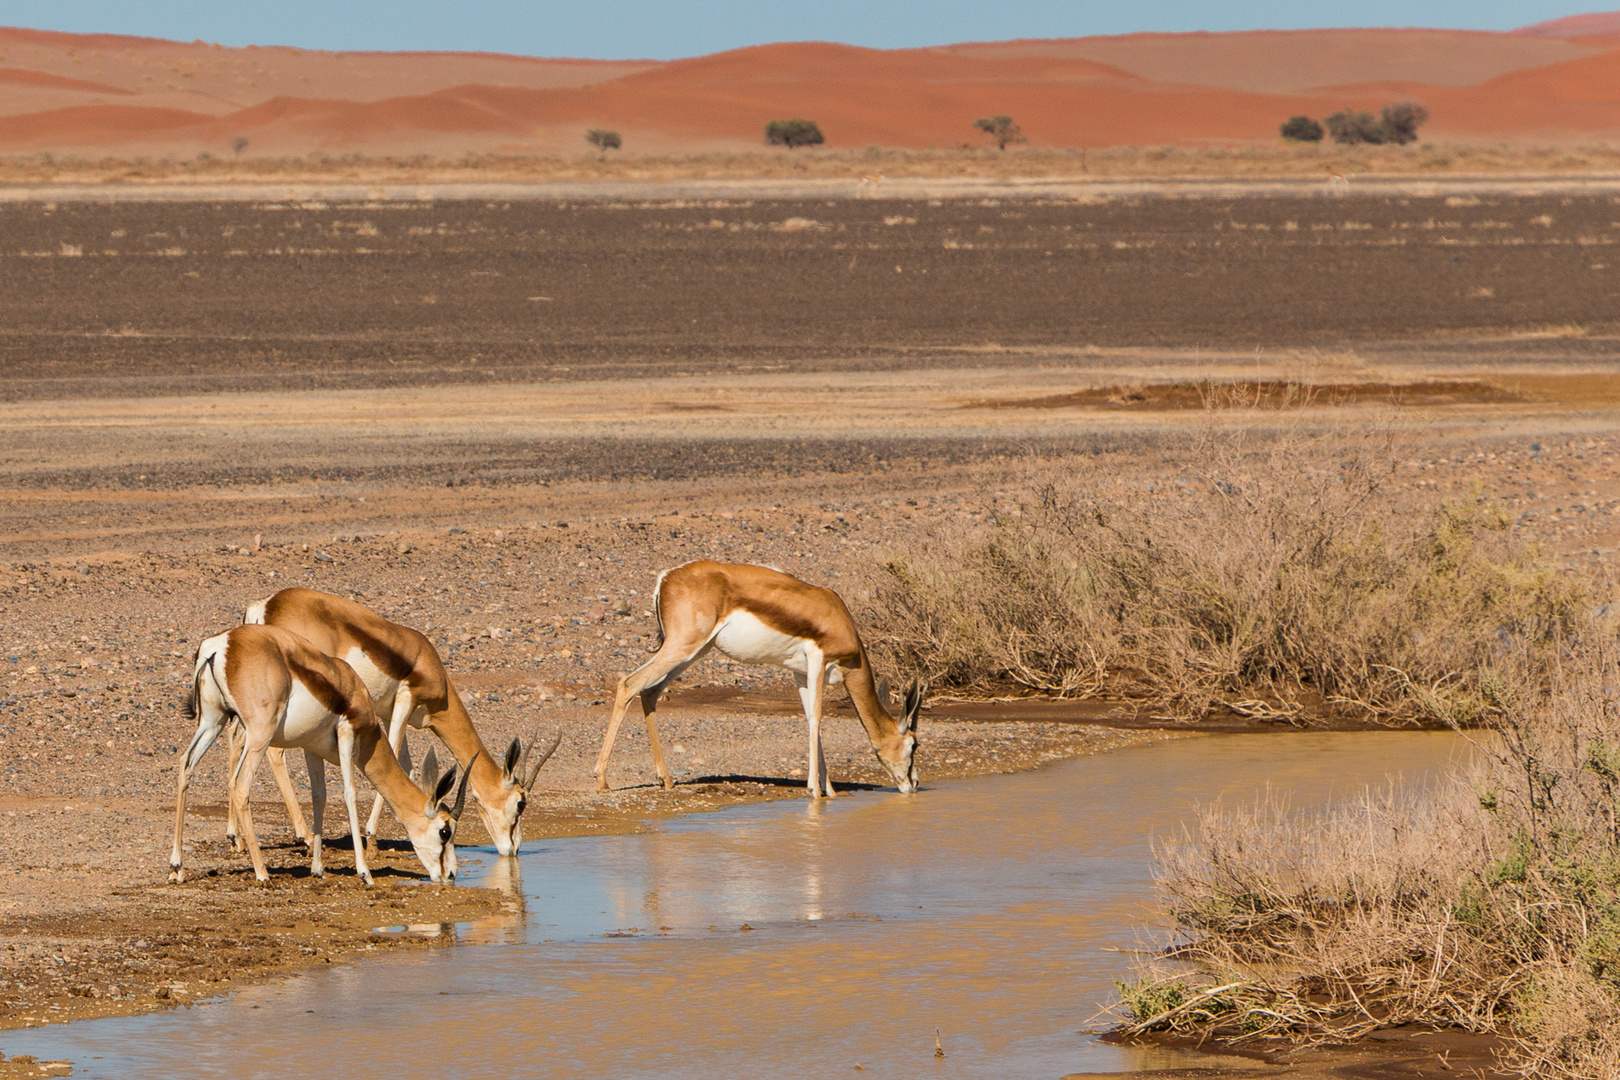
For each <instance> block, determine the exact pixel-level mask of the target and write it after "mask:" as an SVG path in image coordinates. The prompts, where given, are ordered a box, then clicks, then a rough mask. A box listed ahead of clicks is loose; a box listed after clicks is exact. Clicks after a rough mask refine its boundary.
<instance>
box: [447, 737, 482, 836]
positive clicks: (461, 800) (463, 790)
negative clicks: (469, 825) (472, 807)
mask: <svg viewBox="0 0 1620 1080" xmlns="http://www.w3.org/2000/svg"><path fill="white" fill-rule="evenodd" d="M482 753H483V751H482V750H479V751H476V752H475V753H474V754H473V756H472V761H469V762H467V771H466V772H464V773H462V774H461V787H460V788H459V789H457V791H456V805H454V806H452V807H451V808H450V816H451V817H453V818H455V819H456V820H457V821H460V820H461V812H462V811H463V810H465V809H467V781H468V780H471V779H472V771H473V765H475V764H476V763H477V761H478V755H479V754H482Z"/></svg>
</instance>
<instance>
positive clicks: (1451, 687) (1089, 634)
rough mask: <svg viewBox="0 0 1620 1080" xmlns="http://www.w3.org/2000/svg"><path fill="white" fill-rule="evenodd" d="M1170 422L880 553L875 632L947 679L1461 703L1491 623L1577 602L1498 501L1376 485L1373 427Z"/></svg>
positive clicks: (1501, 630)
mask: <svg viewBox="0 0 1620 1080" xmlns="http://www.w3.org/2000/svg"><path fill="white" fill-rule="evenodd" d="M1217 419H1219V420H1221V421H1223V422H1224V421H1226V420H1229V419H1230V416H1229V415H1228V414H1217ZM1189 439H1190V444H1189V445H1188V446H1186V447H1184V448H1183V450H1182V451H1181V452H1180V454H1179V457H1180V462H1179V465H1177V466H1176V469H1177V471H1176V472H1172V473H1170V474H1169V475H1168V476H1165V477H1163V478H1161V479H1159V480H1157V481H1155V482H1151V483H1143V482H1127V481H1123V480H1120V479H1118V478H1117V476H1116V475H1113V474H1111V472H1110V470H1109V468H1108V467H1107V466H1106V465H1099V464H1096V463H1094V462H1090V461H1087V460H1084V459H1075V460H1071V461H1066V462H1062V463H1060V464H1050V465H1038V466H1032V467H1031V469H1030V471H1029V474H1028V478H1027V482H1026V483H1025V485H1024V488H1023V490H1022V491H1021V492H1020V493H1019V494H1018V495H1017V496H1016V497H1015V498H1013V499H1012V500H1009V501H1005V502H996V501H990V502H987V504H986V506H985V507H984V508H983V520H982V522H981V523H978V524H961V523H952V524H948V525H946V526H942V527H940V528H937V529H935V530H934V531H933V532H931V533H930V534H929V535H927V536H926V537H924V538H923V539H922V540H920V541H918V542H917V543H915V544H914V545H913V546H911V547H910V548H909V549H907V550H903V551H899V552H897V553H894V554H893V555H892V556H891V557H889V558H888V559H887V560H886V562H885V563H884V566H883V569H882V574H881V575H880V578H879V580H878V582H877V584H876V592H877V595H878V599H879V604H878V605H877V609H878V610H877V614H876V620H877V622H878V629H879V630H880V631H881V632H882V634H883V635H884V636H885V639H886V648H888V649H889V650H890V651H892V652H893V653H895V654H896V657H895V658H896V659H897V660H898V661H899V662H900V663H901V664H902V666H905V667H908V668H911V669H913V670H919V671H922V672H924V673H925V674H926V676H927V677H928V678H929V679H931V680H932V681H933V683H934V686H935V687H936V689H945V690H947V691H953V692H957V693H970V694H971V693H977V694H995V693H1002V692H1005V691H1006V690H1008V689H1009V688H1017V689H1022V690H1025V691H1036V692H1041V693H1046V694H1054V695H1059V696H1064V697H1086V696H1096V695H1108V696H1120V697H1128V698H1136V699H1145V700H1146V701H1148V702H1149V703H1151V704H1152V705H1153V707H1154V708H1155V709H1156V710H1158V711H1159V712H1160V713H1162V714H1163V715H1167V716H1171V717H1175V718H1193V717H1198V716H1202V715H1204V714H1206V713H1208V712H1209V711H1210V710H1211V709H1212V708H1218V707H1225V708H1228V709H1232V710H1235V711H1237V712H1240V713H1246V714H1250V715H1258V716H1266V717H1273V718H1288V719H1304V718H1306V717H1308V716H1311V715H1317V716H1320V715H1323V714H1328V713H1338V714H1349V715H1355V716H1359V717H1372V718H1378V719H1383V720H1407V719H1414V718H1418V717H1424V716H1434V715H1437V716H1439V717H1442V718H1445V719H1447V720H1460V721H1464V722H1467V721H1470V720H1472V719H1473V718H1474V717H1475V716H1477V714H1478V712H1479V710H1480V708H1481V701H1480V697H1479V693H1478V690H1477V687H1476V686H1475V685H1474V680H1473V679H1472V678H1471V675H1470V673H1471V672H1474V671H1476V670H1477V669H1478V668H1479V667H1480V666H1481V665H1482V664H1485V663H1487V662H1489V661H1491V660H1492V659H1493V657H1494V656H1495V655H1496V653H1497V652H1498V651H1499V650H1500V648H1501V642H1503V641H1505V640H1507V639H1509V638H1513V639H1516V640H1520V641H1524V642H1528V643H1532V644H1535V645H1538V646H1539V645H1545V644H1547V643H1548V642H1552V641H1556V640H1558V639H1559V638H1560V637H1561V636H1562V635H1563V634H1564V633H1566V632H1567V630H1568V627H1569V626H1570V625H1571V621H1572V620H1573V619H1574V618H1575V616H1576V613H1577V611H1578V610H1579V609H1580V607H1581V605H1582V603H1583V602H1584V595H1585V594H1584V592H1583V591H1582V589H1581V587H1580V586H1579V585H1578V584H1576V583H1575V582H1574V581H1573V579H1570V578H1568V577H1563V576H1560V575H1558V574H1556V573H1555V572H1554V571H1553V570H1552V569H1551V568H1550V567H1548V566H1546V565H1545V564H1543V563H1541V562H1540V561H1538V560H1537V559H1536V557H1535V555H1534V552H1532V551H1531V550H1529V549H1527V548H1525V547H1523V546H1522V545H1520V544H1519V543H1518V542H1516V541H1515V540H1514V539H1513V537H1512V536H1511V534H1510V532H1509V529H1508V526H1509V518H1508V515H1507V514H1506V512H1505V511H1504V509H1503V508H1502V507H1501V506H1500V505H1499V504H1497V503H1495V502H1493V501H1492V500H1489V499H1486V498H1484V497H1469V498H1462V499H1453V500H1446V501H1442V500H1440V499H1439V498H1438V497H1434V496H1427V495H1417V494H1413V493H1411V492H1405V491H1398V490H1396V489H1395V486H1394V485H1391V484H1390V482H1389V481H1390V479H1391V476H1392V472H1393V469H1394V467H1395V463H1396V454H1395V447H1394V446H1393V445H1392V444H1391V441H1390V438H1389V436H1388V433H1387V432H1386V431H1384V430H1382V429H1380V428H1377V427H1369V428H1368V429H1366V430H1364V431H1362V432H1360V433H1357V434H1354V435H1350V436H1334V437H1332V438H1311V437H1309V436H1308V435H1306V434H1303V433H1299V432H1294V433H1284V434H1282V435H1280V436H1275V437H1272V436H1263V433H1261V432H1260V431H1259V430H1258V429H1256V428H1253V427H1249V428H1242V429H1238V430H1233V429H1231V428H1229V427H1222V426H1220V425H1218V424H1216V423H1211V424H1210V425H1208V426H1207V427H1205V428H1204V429H1203V430H1202V431H1201V432H1200V433H1198V434H1197V435H1195V436H1190V437H1189Z"/></svg>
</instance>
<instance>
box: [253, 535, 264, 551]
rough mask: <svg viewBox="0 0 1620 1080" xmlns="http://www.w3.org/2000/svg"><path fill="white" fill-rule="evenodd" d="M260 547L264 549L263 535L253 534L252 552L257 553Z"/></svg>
mask: <svg viewBox="0 0 1620 1080" xmlns="http://www.w3.org/2000/svg"><path fill="white" fill-rule="evenodd" d="M262 547H264V534H263V533H254V534H253V550H254V551H258V550H259V549H260V548H262Z"/></svg>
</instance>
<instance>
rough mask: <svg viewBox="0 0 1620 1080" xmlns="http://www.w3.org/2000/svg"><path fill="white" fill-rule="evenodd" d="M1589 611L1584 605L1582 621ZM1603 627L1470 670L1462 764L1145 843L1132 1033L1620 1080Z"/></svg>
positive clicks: (1615, 700)
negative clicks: (1448, 1049) (1422, 1040)
mask: <svg viewBox="0 0 1620 1080" xmlns="http://www.w3.org/2000/svg"><path fill="white" fill-rule="evenodd" d="M1601 610H1602V609H1599V611H1600V612H1601ZM1613 623H1614V620H1613V619H1611V618H1608V617H1593V618H1591V619H1588V620H1586V621H1585V622H1584V624H1583V627H1582V628H1581V629H1580V631H1579V632H1577V633H1573V634H1571V635H1570V636H1569V637H1568V638H1567V639H1565V640H1564V641H1562V642H1560V643H1559V644H1558V645H1557V646H1556V647H1555V648H1554V649H1553V652H1554V654H1555V655H1554V656H1553V658H1552V662H1551V663H1550V664H1549V662H1548V657H1547V656H1546V655H1545V652H1546V650H1544V649H1543V648H1541V647H1537V646H1532V645H1529V644H1527V643H1525V642H1522V641H1517V642H1515V643H1514V644H1513V645H1512V647H1510V648H1509V649H1507V650H1505V652H1504V654H1503V655H1502V656H1500V657H1498V658H1497V659H1496V660H1494V661H1492V662H1491V663H1489V664H1487V665H1485V666H1484V667H1483V668H1482V670H1481V673H1480V675H1479V678H1478V683H1479V686H1480V688H1481V693H1482V694H1483V695H1484V697H1485V699H1486V705H1485V708H1484V712H1483V715H1482V718H1481V719H1482V721H1483V723H1482V729H1475V730H1474V732H1473V733H1471V735H1470V738H1471V739H1472V741H1474V742H1475V743H1476V745H1477V748H1478V757H1477V760H1476V762H1475V763H1474V764H1472V765H1471V766H1469V767H1467V768H1464V769H1460V770H1458V771H1457V772H1455V773H1454V774H1453V775H1451V776H1449V777H1447V778H1446V779H1444V780H1443V781H1442V782H1440V783H1439V784H1438V785H1436V786H1431V787H1430V788H1429V789H1427V790H1401V789H1398V788H1391V789H1388V790H1384V791H1379V792H1369V793H1367V794H1365V795H1363V796H1362V797H1361V799H1360V800H1359V801H1356V802H1354V803H1352V804H1348V805H1341V806H1339V807H1337V808H1332V809H1329V810H1328V811H1325V812H1322V813H1319V814H1315V815H1298V814H1289V813H1288V812H1287V809H1286V807H1285V806H1283V805H1281V804H1280V803H1279V802H1277V801H1276V800H1267V801H1263V802H1261V803H1260V804H1259V805H1257V806H1254V807H1251V808H1246V809H1238V810H1231V809H1223V808H1221V807H1219V806H1213V807H1207V808H1205V809H1204V810H1203V812H1202V813H1201V815H1200V817H1199V820H1198V823H1197V826H1196V828H1195V829H1194V830H1191V831H1189V832H1188V833H1187V834H1185V835H1183V836H1182V837H1181V838H1180V839H1178V840H1176V841H1173V842H1171V843H1167V844H1161V845H1159V849H1158V852H1157V855H1158V877H1159V890H1160V898H1161V901H1162V905H1163V909H1164V911H1165V914H1166V915H1167V916H1168V918H1169V920H1170V921H1171V923H1172V924H1173V925H1174V926H1175V927H1176V929H1177V931H1178V932H1179V937H1180V941H1179V942H1178V943H1177V944H1176V945H1175V946H1174V947H1172V948H1171V949H1169V950H1167V951H1166V952H1164V953H1161V954H1160V955H1159V956H1158V957H1157V958H1156V959H1155V960H1154V961H1152V962H1151V963H1150V964H1149V965H1148V970H1147V971H1146V972H1144V973H1143V975H1142V978H1141V979H1140V980H1138V981H1137V982H1134V983H1131V984H1122V995H1121V1002H1120V1007H1121V1010H1122V1011H1123V1012H1124V1013H1126V1015H1127V1016H1129V1017H1130V1019H1131V1021H1132V1022H1133V1024H1132V1026H1133V1028H1135V1029H1138V1030H1150V1029H1174V1030H1179V1031H1183V1032H1187V1033H1196V1034H1199V1035H1204V1036H1209V1035H1214V1036H1216V1037H1220V1038H1226V1039H1230V1040H1235V1041H1240V1042H1241V1041H1246V1040H1255V1039H1261V1038H1268V1037H1269V1038H1287V1039H1291V1040H1296V1041H1299V1040H1304V1041H1326V1040H1332V1041H1341V1040H1344V1039H1349V1038H1354V1037H1355V1036H1357V1035H1360V1034H1364V1033H1366V1032H1368V1031H1371V1030H1373V1029H1375V1028H1380V1027H1388V1026H1394V1025H1398V1024H1404V1023H1421V1024H1429V1025H1434V1026H1436V1027H1459V1028H1464V1029H1467V1030H1471V1031H1480V1032H1486V1031H1491V1032H1497V1033H1501V1034H1505V1035H1506V1036H1507V1038H1508V1051H1507V1057H1508V1060H1507V1062H1506V1064H1508V1065H1509V1066H1510V1067H1512V1068H1514V1069H1515V1070H1517V1071H1519V1072H1521V1073H1523V1075H1525V1076H1528V1077H1532V1078H1537V1080H1541V1078H1546V1080H1554V1078H1556V1080H1590V1078H1593V1077H1614V1076H1620V801H1617V797H1620V688H1617V687H1616V685H1615V683H1616V672H1617V661H1620V653H1617V649H1616V645H1615V626H1614V625H1613Z"/></svg>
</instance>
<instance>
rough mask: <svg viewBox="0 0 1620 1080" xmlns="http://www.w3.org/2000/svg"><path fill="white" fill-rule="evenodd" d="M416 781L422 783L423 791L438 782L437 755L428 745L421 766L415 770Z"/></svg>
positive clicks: (430, 789) (429, 789)
mask: <svg viewBox="0 0 1620 1080" xmlns="http://www.w3.org/2000/svg"><path fill="white" fill-rule="evenodd" d="M416 775H417V778H418V779H417V783H419V784H421V785H422V790H423V791H432V790H433V789H434V788H435V787H436V786H437V785H438V783H439V755H438V754H436V753H434V752H433V747H431V746H430V747H428V752H427V756H425V757H424V758H422V767H421V768H420V769H418V770H417V773H416Z"/></svg>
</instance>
